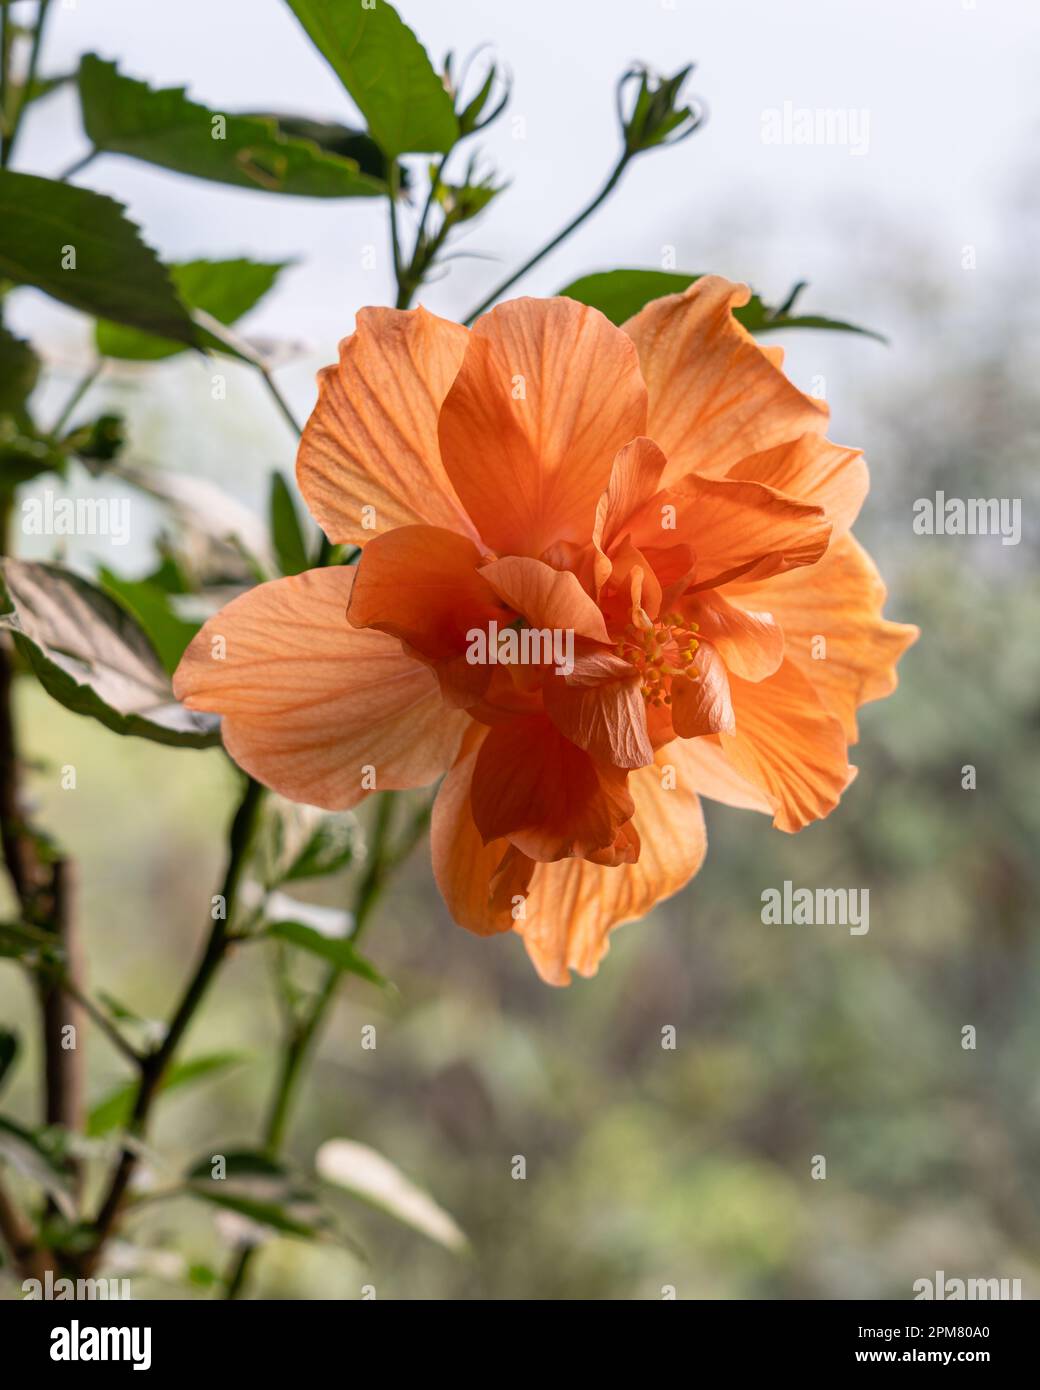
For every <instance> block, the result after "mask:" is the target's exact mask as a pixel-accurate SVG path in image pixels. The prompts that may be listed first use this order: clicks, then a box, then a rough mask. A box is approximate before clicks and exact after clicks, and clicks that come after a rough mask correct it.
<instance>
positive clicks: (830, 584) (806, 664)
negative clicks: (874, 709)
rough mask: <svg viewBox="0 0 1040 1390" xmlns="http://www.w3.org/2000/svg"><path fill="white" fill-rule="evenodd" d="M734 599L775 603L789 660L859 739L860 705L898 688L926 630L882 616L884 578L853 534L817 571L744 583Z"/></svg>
mask: <svg viewBox="0 0 1040 1390" xmlns="http://www.w3.org/2000/svg"><path fill="white" fill-rule="evenodd" d="M732 598H733V601H734V603H735V604H740V605H742V606H743V605H747V606H751V605H753V606H754V607H756V608H758V607H760V606H761V607H763V608H766V607H768V608H769V610H770V612H771V613H772V614H773V616H774V617H775V618H776V619H777V621H778V622H779V623H780V624H781V626H782V627H783V630H784V637H785V642H786V646H785V651H786V655H787V657H788V659H789V660H790V661H791V662H792V663H793V664H794V665H795V666H797V667H798V669H799V670H800V671H801V672H802V674H803V675H804V676H805V677H806V678H807V679H808V680H809V681H810V683H811V684H812V687H813V689H814V690H815V691H816V694H817V695H818V697H819V699H820V701H821V702H822V704H823V705H824V707H825V708H826V709H828V710H829V711H830V712H831V714H834V715H836V716H837V717H838V719H840V720H841V722H842V725H843V727H844V729H845V735H846V737H847V738H848V740H849V742H850V743H855V741H856V739H857V738H858V730H857V727H856V710H857V709H858V708H859V706H860V705H862V704H864V703H866V701H868V700H880V699H882V698H883V697H884V696H886V695H890V694H891V693H892V691H893V690H894V689H895V688H896V684H897V677H896V662H897V661H898V660H899V658H900V656H902V654H903V652H904V651H906V649H907V647H909V646H910V645H911V643H913V642H915V641H916V640H917V638H918V636H919V632H918V629H917V628H916V627H913V626H912V625H910V624H908V623H892V622H888V621H887V620H886V619H884V618H882V616H881V610H882V609H883V608H884V605H885V586H884V583H883V582H882V579H881V576H880V575H879V574H878V572H877V569H876V567H875V565H874V562H873V560H872V559H871V558H870V556H869V555H868V554H867V552H866V551H865V550H864V549H863V547H862V546H861V545H860V544H859V542H858V541H857V540H856V539H855V537H853V536H851V535H847V536H844V537H842V539H841V540H840V541H839V542H838V543H837V545H832V546H831V547H830V549H829V550H828V551H827V554H826V555H825V556H824V557H823V559H822V560H821V561H820V562H819V564H817V565H814V566H813V568H812V569H811V570H792V571H791V572H790V573H789V574H784V575H777V576H775V577H774V578H772V579H770V580H767V581H765V582H763V583H756V584H748V585H738V586H737V587H736V588H735V589H734V591H733V593H732ZM821 639H822V642H821Z"/></svg>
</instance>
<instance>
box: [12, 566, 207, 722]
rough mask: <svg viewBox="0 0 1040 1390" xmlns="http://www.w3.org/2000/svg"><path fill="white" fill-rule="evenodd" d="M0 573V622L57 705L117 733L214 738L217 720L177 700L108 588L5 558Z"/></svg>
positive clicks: (140, 635)
mask: <svg viewBox="0 0 1040 1390" xmlns="http://www.w3.org/2000/svg"><path fill="white" fill-rule="evenodd" d="M0 575H2V579H3V585H4V587H5V588H6V591H7V608H8V610H9V611H7V612H5V613H2V614H0V628H6V629H7V630H8V631H9V632H11V633H13V634H14V638H15V642H16V643H17V645H18V648H19V650H20V651H21V652H22V654H23V655H24V656H25V658H26V660H27V661H28V662H29V664H30V665H31V666H32V669H33V671H34V672H35V674H36V676H37V678H38V680H39V681H40V684H41V685H42V686H43V687H44V689H45V690H46V691H47V692H48V694H49V695H52V696H53V697H54V699H55V700H57V701H58V702H59V704H62V705H64V706H65V708H66V709H70V710H72V711H73V712H74V713H75V714H85V715H89V716H90V717H91V718H93V719H97V720H99V721H100V723H102V724H104V725H105V727H106V728H108V729H111V730H113V732H115V733H117V734H133V735H136V736H137V737H138V738H147V739H151V740H152V741H153V742H155V743H166V744H172V745H174V746H180V747H186V748H207V747H210V746H211V745H213V744H216V743H218V742H219V740H220V734H219V728H218V724H217V721H216V720H215V719H213V718H212V717H211V716H208V715H200V714H197V713H195V712H194V711H192V710H188V709H185V708H184V706H183V705H181V704H179V703H178V702H177V700H176V698H175V697H174V694H173V689H172V687H171V685H170V680H169V677H168V676H167V674H166V672H165V670H164V669H163V667H162V664H161V662H160V661H159V658H158V657H157V656H156V654H155V651H154V649H153V648H152V646H151V643H150V642H149V641H148V638H147V637H146V636H145V634H144V632H142V630H141V628H140V627H139V626H138V624H137V623H136V622H135V621H134V619H133V618H131V617H130V616H129V614H127V613H126V612H125V611H124V610H123V609H122V608H120V607H119V605H118V604H117V603H116V602H115V601H114V600H113V599H111V598H109V597H108V595H107V594H105V593H102V591H101V590H100V589H97V588H95V587H94V585H93V584H90V583H88V582H87V581H86V580H85V579H80V578H79V576H78V575H74V574H70V573H69V572H68V571H65V570H62V569H59V568H58V567H57V566H54V565H38V564H31V563H29V562H28V561H23V560H13V559H6V560H3V561H0ZM0 598H2V593H0Z"/></svg>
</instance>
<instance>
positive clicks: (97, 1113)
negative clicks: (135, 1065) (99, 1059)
mask: <svg viewBox="0 0 1040 1390" xmlns="http://www.w3.org/2000/svg"><path fill="white" fill-rule="evenodd" d="M247 1060H248V1059H247V1058H246V1057H245V1056H244V1055H243V1054H242V1053H240V1052H212V1053H207V1054H206V1055H205V1056H202V1057H192V1058H191V1059H190V1060H189V1061H187V1062H178V1063H177V1064H176V1065H175V1066H172V1067H171V1068H170V1069H169V1071H168V1072H167V1073H166V1076H165V1078H164V1080H163V1083H162V1085H161V1086H160V1088H159V1089H160V1092H161V1093H162V1094H163V1095H166V1094H167V1093H168V1092H170V1091H179V1090H181V1089H182V1088H183V1087H184V1086H191V1085H194V1083H195V1082H196V1081H203V1080H205V1078H206V1077H207V1076H212V1075H213V1073H214V1072H218V1071H224V1070H225V1069H226V1068H227V1067H235V1066H239V1065H240V1064H241V1063H242V1062H245V1061H247ZM136 1094H137V1086H136V1084H135V1083H134V1082H129V1083H127V1085H125V1086H117V1087H116V1089H115V1090H113V1091H110V1092H109V1093H108V1095H107V1096H105V1097H104V1098H103V1099H102V1100H100V1101H98V1103H97V1105H95V1106H94V1107H93V1109H92V1110H91V1111H90V1114H89V1115H88V1116H87V1134H88V1136H89V1137H90V1138H92V1139H93V1138H97V1137H98V1136H99V1135H102V1134H109V1133H110V1132H111V1131H112V1130H114V1129H122V1128H124V1127H125V1126H126V1125H127V1124H128V1123H129V1120H130V1114H131V1111H132V1109H133V1104H134V1097H135V1096H136Z"/></svg>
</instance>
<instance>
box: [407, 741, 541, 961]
mask: <svg viewBox="0 0 1040 1390" xmlns="http://www.w3.org/2000/svg"><path fill="white" fill-rule="evenodd" d="M483 738H484V731H483V730H476V729H475V730H474V731H473V732H472V733H471V734H470V735H468V736H467V739H466V744H465V746H464V749H463V752H462V754H461V756H460V757H459V760H458V762H457V763H456V764H455V766H454V767H453V768H452V769H451V771H450V772H449V773H448V775H447V777H445V779H444V781H443V782H442V783H441V785H440V788H439V790H438V792H437V798H436V800H435V801H434V803H433V816H432V818H431V821H430V854H431V857H432V860H433V876H434V878H435V879H436V882H437V887H438V888H439V889H440V893H441V897H442V898H443V899H444V901H445V903H447V906H448V911H449V912H450V913H451V915H452V917H453V918H454V919H455V921H456V922H458V924H459V926H462V927H465V928H466V930H467V931H471V932H476V933H477V935H478V936H492V935H494V934H495V933H496V932H503V931H508V930H509V928H510V927H511V926H512V925H513V917H512V915H511V912H510V905H509V903H508V902H507V901H505V900H504V896H503V894H502V893H501V892H499V893H498V894H495V893H494V887H493V885H495V886H497V887H499V888H501V886H502V885H501V879H500V877H499V871H500V869H501V868H502V866H503V861H504V860H505V859H506V856H507V855H510V863H511V864H512V866H513V868H514V870H515V869H516V868H517V867H518V865H519V864H520V862H521V861H519V860H518V859H517V858H516V854H513V853H512V849H513V847H512V846H511V845H510V843H509V841H508V840H504V839H501V840H492V841H491V842H490V843H489V844H485V843H484V840H483V837H482V836H481V834H480V831H479V830H478V829H477V826H476V822H475V821H474V819H473V811H472V809H471V807H470V787H471V785H472V782H473V769H474V767H475V766H476V762H477V753H478V752H479V750H480V744H481V742H482V741H483ZM516 853H517V854H518V853H519V851H517V852H516ZM508 867H509V866H508V865H507V866H506V868H507V870H508ZM521 891H524V890H521Z"/></svg>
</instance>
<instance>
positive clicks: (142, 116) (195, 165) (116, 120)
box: [79, 53, 386, 198]
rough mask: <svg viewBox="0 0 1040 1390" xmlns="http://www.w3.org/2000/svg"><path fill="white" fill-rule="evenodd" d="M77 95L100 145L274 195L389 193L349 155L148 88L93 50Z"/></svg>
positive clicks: (180, 92)
mask: <svg viewBox="0 0 1040 1390" xmlns="http://www.w3.org/2000/svg"><path fill="white" fill-rule="evenodd" d="M79 95H80V104H81V106H82V108H83V126H84V129H85V130H86V132H87V135H88V136H89V138H90V139H91V140H92V141H93V143H94V145H95V146H96V147H97V148H98V149H99V150H106V151H109V152H112V153H116V154H126V155H132V156H133V157H134V158H135V159H143V160H147V161H148V163H150V164H158V165H161V166H162V167H163V168H164V169H172V170H174V171H175V172H176V173H179V174H191V175H194V176H195V177H196V178H200V179H211V180H213V181H215V182H217V183H229V184H234V185H235V186H236V187H238V188H252V189H257V190H261V191H263V190H266V191H268V192H272V193H288V194H296V195H298V196H301V197H308V198H372V197H378V196H379V195H381V194H384V193H385V192H386V188H385V186H384V185H383V184H382V183H381V182H380V181H379V180H378V179H373V178H371V177H370V176H369V175H367V174H363V173H361V171H360V169H359V168H358V166H357V164H356V163H355V162H354V161H353V160H350V159H343V158H342V157H341V156H339V155H333V154H326V153H324V152H323V151H322V150H320V149H319V148H318V146H317V145H315V144H313V143H311V142H310V141H308V140H292V139H288V138H286V136H284V135H282V134H281V133H280V131H279V130H278V127H277V126H276V125H275V123H274V122H273V121H269V120H262V119H259V118H257V117H254V116H236V115H234V114H230V113H226V112H221V111H213V110H210V108H209V107H206V106H200V105H199V104H198V103H197V102H194V101H189V100H188V97H187V96H186V95H185V90H184V88H183V87H164V88H152V87H149V86H148V84H147V83H145V82H138V81H136V80H135V79H134V78H131V77H124V76H123V75H122V74H121V73H120V72H118V71H117V69H116V65H115V63H106V62H104V61H103V60H102V59H100V58H98V57H97V56H96V55H95V54H93V53H87V54H85V55H84V56H83V59H82V61H81V63H80V70H79Z"/></svg>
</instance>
